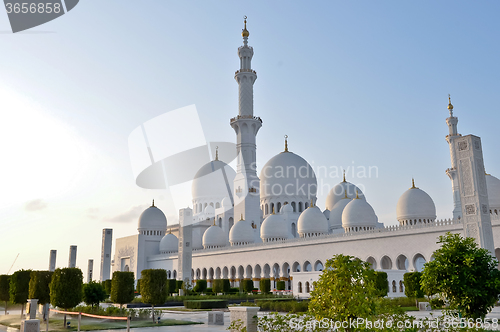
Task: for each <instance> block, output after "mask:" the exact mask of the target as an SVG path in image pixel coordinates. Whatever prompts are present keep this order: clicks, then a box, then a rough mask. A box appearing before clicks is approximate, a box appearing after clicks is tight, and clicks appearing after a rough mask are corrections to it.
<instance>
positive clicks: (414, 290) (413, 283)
mask: <svg viewBox="0 0 500 332" xmlns="http://www.w3.org/2000/svg"><path fill="white" fill-rule="evenodd" d="M421 278H422V272H408V273H405V274H404V276H403V283H404V285H405V295H406V296H407V297H409V298H411V299H415V306H417V307H418V299H419V298H421V297H424V291H423V290H422V287H421V285H420V280H421Z"/></svg>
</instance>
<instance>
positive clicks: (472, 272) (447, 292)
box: [420, 233, 500, 319]
mask: <svg viewBox="0 0 500 332" xmlns="http://www.w3.org/2000/svg"><path fill="white" fill-rule="evenodd" d="M437 243H440V244H441V248H439V249H438V250H436V251H435V252H434V259H433V260H431V261H430V262H428V263H426V264H425V269H424V271H423V274H422V279H421V281H420V282H421V285H422V288H423V289H424V292H425V293H427V294H428V293H429V292H430V291H429V289H431V290H432V291H435V292H437V293H440V294H441V295H442V296H443V297H444V299H445V300H447V301H448V303H449V305H450V309H452V310H457V311H458V312H459V313H461V314H462V315H463V316H464V317H466V318H473V319H476V318H484V316H485V315H486V314H487V313H488V312H489V311H490V310H491V308H493V306H494V304H495V302H496V301H497V300H498V295H499V294H500V271H498V269H497V266H498V261H497V260H496V259H495V258H493V256H492V255H491V253H490V252H489V251H488V250H486V249H483V248H478V246H477V244H476V242H475V241H474V239H472V238H462V237H461V236H460V235H459V234H451V233H446V235H444V236H440V237H439V241H438V242H437Z"/></svg>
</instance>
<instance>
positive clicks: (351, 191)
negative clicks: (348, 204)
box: [325, 178, 366, 211]
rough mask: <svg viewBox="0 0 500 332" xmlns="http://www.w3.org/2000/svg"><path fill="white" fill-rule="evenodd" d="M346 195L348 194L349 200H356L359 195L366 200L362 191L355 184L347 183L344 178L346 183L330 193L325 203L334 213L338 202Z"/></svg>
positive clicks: (342, 183)
mask: <svg viewBox="0 0 500 332" xmlns="http://www.w3.org/2000/svg"><path fill="white" fill-rule="evenodd" d="M345 193H347V197H349V198H355V197H356V193H357V194H358V197H359V198H360V199H362V200H366V199H365V195H364V194H363V192H362V191H361V189H359V188H358V187H357V186H355V185H354V184H352V183H350V182H347V181H346V180H345V178H344V181H342V182H340V183H339V184H337V185H336V186H335V187H333V188H332V189H331V190H330V191H329V192H328V196H327V197H326V202H325V206H326V208H327V209H328V210H330V211H332V209H333V207H334V206H335V204H337V202H339V201H340V200H341V199H342V198H344V197H345Z"/></svg>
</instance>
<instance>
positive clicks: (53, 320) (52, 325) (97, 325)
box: [0, 315, 200, 331]
mask: <svg viewBox="0 0 500 332" xmlns="http://www.w3.org/2000/svg"><path fill="white" fill-rule="evenodd" d="M68 317H69V315H68ZM67 321H68V322H71V328H69V329H64V328H63V316H62V315H56V316H51V317H50V320H49V331H76V330H77V329H78V318H77V316H72V317H71V318H70V319H68V320H67ZM0 324H1V325H5V326H9V327H14V328H20V326H21V317H20V315H12V316H11V315H9V316H3V317H1V318H0ZM191 324H200V323H196V322H190V321H184V320H177V319H162V320H160V323H159V324H155V323H153V321H152V320H151V319H147V320H139V319H135V320H132V321H131V322H130V327H131V328H134V327H153V326H172V325H191ZM125 328H127V321H117V320H108V319H95V318H89V317H82V322H81V326H80V330H82V331H90V330H109V329H125ZM40 331H45V322H43V321H40Z"/></svg>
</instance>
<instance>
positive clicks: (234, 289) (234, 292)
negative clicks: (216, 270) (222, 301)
mask: <svg viewBox="0 0 500 332" xmlns="http://www.w3.org/2000/svg"><path fill="white" fill-rule="evenodd" d="M239 292H240V289H239V288H238V287H231V288H229V292H228V293H229V294H238V293H239Z"/></svg>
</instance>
